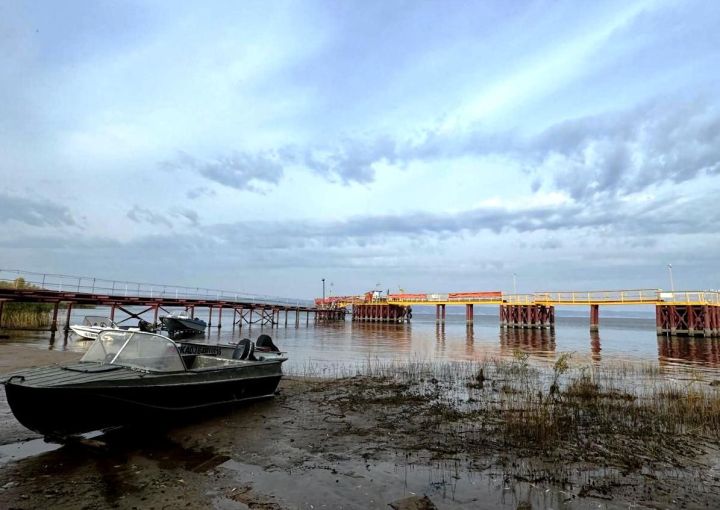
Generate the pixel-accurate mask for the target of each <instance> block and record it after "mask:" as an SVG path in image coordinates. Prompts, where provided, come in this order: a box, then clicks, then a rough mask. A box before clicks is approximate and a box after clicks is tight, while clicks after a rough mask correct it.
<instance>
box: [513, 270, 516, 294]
mask: <svg viewBox="0 0 720 510" xmlns="http://www.w3.org/2000/svg"><path fill="white" fill-rule="evenodd" d="M513 294H517V273H513Z"/></svg>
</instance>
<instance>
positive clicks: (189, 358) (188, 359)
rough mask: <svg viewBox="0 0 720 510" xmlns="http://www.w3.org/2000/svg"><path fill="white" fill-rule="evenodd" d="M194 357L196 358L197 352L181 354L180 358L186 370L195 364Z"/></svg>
mask: <svg viewBox="0 0 720 510" xmlns="http://www.w3.org/2000/svg"><path fill="white" fill-rule="evenodd" d="M195 358H197V354H182V359H183V361H184V362H185V368H186V369H187V370H190V369H191V368H192V367H193V365H194V364H195Z"/></svg>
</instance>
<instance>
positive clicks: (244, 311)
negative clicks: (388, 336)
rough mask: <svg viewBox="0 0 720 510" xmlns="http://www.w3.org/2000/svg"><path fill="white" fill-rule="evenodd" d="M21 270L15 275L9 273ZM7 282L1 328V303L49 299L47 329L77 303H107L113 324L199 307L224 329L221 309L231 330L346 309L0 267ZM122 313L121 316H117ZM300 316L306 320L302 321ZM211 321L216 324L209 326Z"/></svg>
mask: <svg viewBox="0 0 720 510" xmlns="http://www.w3.org/2000/svg"><path fill="white" fill-rule="evenodd" d="M8 273H10V274H11V275H15V274H18V273H19V274H21V276H15V278H13V279H9V278H7V276H6V275H7V274H8ZM0 275H1V276H4V277H5V278H0V281H4V282H5V284H4V285H3V286H0V326H1V325H2V315H3V309H4V307H5V303H13V302H17V303H48V304H51V305H52V312H51V314H52V315H51V323H50V331H51V332H53V333H54V332H56V331H57V330H58V329H59V328H58V326H59V323H60V320H62V318H61V317H60V308H61V305H62V306H63V307H64V308H65V310H64V314H65V317H64V327H63V329H64V330H65V331H67V330H68V329H69V327H70V316H71V313H72V310H73V308H74V307H77V306H78V305H92V306H106V307H109V308H110V319H111V320H113V321H114V322H116V323H117V324H122V323H124V322H126V321H129V320H132V319H136V320H141V319H143V320H148V322H150V321H152V322H153V323H157V322H158V319H159V315H160V313H161V312H162V313H166V314H169V313H171V310H172V309H178V308H180V309H183V310H185V311H186V312H187V313H188V314H189V315H190V316H191V317H194V316H195V312H196V310H198V309H206V310H207V312H208V321H207V322H208V324H207V327H208V328H211V327H216V328H218V329H219V328H221V327H222V316H223V312H225V313H226V314H227V313H229V312H230V311H232V315H233V321H232V323H233V328H235V327H238V328H242V327H243V326H247V327H252V326H253V325H258V326H269V327H279V326H280V325H281V324H283V325H284V326H285V327H287V326H288V322H289V317H292V318H293V324H294V326H295V327H299V326H300V325H301V324H302V323H304V324H305V325H309V324H310V320H311V316H312V319H313V322H316V321H338V320H344V319H345V315H346V310H345V309H344V308H342V309H333V310H327V309H325V308H324V307H317V306H314V304H313V302H312V301H311V300H297V299H287V298H279V297H271V296H260V295H251V294H241V293H233V292H229V291H221V290H213V289H202V288H191V287H179V286H171V285H158V284H147V283H137V282H118V281H111V280H101V279H98V278H89V277H77V276H67V275H49V274H41V273H29V272H18V271H15V270H13V271H12V272H11V271H8V270H0ZM118 315H122V317H118ZM303 319H304V320H303ZM213 321H215V326H213Z"/></svg>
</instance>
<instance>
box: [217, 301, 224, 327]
mask: <svg viewBox="0 0 720 510" xmlns="http://www.w3.org/2000/svg"><path fill="white" fill-rule="evenodd" d="M222 309H223V307H222V305H220V308H219V309H218V326H217V327H218V329H220V328H222Z"/></svg>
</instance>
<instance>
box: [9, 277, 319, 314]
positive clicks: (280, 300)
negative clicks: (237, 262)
mask: <svg viewBox="0 0 720 510" xmlns="http://www.w3.org/2000/svg"><path fill="white" fill-rule="evenodd" d="M0 282H2V283H3V284H4V286H10V287H13V288H18V287H20V286H22V285H24V286H26V287H29V286H32V287H34V288H38V289H43V290H50V291H58V292H77V293H85V294H96V295H107V296H121V297H140V298H143V299H164V298H168V299H196V300H217V301H227V302H243V303H245V302H251V303H258V304H267V305H275V304H277V305H283V306H300V307H312V306H314V303H313V302H312V300H309V299H293V298H285V297H278V296H269V295H264V294H250V293H246V292H235V291H228V290H219V289H209V288H204V287H187V286H180V285H167V284H160V283H147V282H133V281H124V280H107V279H103V278H96V277H92V276H73V275H65V274H54V273H37V272H32V271H23V270H19V269H0Z"/></svg>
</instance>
